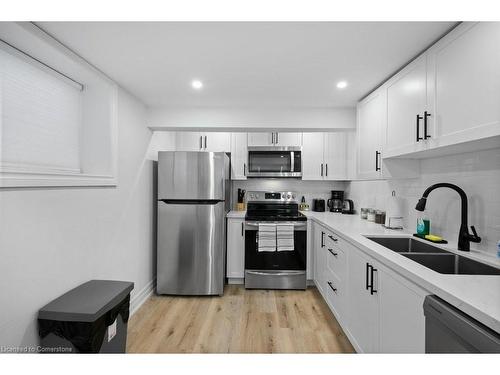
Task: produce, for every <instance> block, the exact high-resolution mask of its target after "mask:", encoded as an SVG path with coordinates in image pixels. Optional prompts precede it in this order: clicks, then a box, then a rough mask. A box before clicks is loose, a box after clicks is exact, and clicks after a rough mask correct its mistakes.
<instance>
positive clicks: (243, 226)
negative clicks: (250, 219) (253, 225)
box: [241, 221, 245, 237]
mask: <svg viewBox="0 0 500 375" xmlns="http://www.w3.org/2000/svg"><path fill="white" fill-rule="evenodd" d="M244 235H245V224H243V221H242V222H241V237H243V236H244Z"/></svg>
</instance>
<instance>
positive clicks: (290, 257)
mask: <svg viewBox="0 0 500 375" xmlns="http://www.w3.org/2000/svg"><path fill="white" fill-rule="evenodd" d="M266 223H269V222H266ZM281 223H283V222H281ZM293 224H294V233H293V238H294V241H293V242H294V251H272V252H269V251H261V252H260V251H258V241H259V238H258V236H259V223H258V222H245V269H246V270H274V271H283V270H297V271H305V269H306V248H307V222H306V221H297V222H293Z"/></svg>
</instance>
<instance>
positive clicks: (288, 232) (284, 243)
mask: <svg viewBox="0 0 500 375" xmlns="http://www.w3.org/2000/svg"><path fill="white" fill-rule="evenodd" d="M276 243H277V248H278V251H294V250H295V246H294V240H293V224H277V225H276Z"/></svg>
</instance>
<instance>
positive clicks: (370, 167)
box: [357, 87, 386, 178]
mask: <svg viewBox="0 0 500 375" xmlns="http://www.w3.org/2000/svg"><path fill="white" fill-rule="evenodd" d="M385 119H386V95H385V90H384V87H381V88H380V89H378V90H377V91H375V92H374V93H373V94H371V95H370V96H369V97H368V98H367V99H365V100H363V101H362V102H360V103H359V104H358V116H357V121H358V140H357V147H358V158H357V159H358V160H357V163H358V177H359V178H380V176H381V172H380V170H381V154H380V153H381V152H382V150H381V147H380V146H381V142H380V139H381V132H382V129H384V125H385Z"/></svg>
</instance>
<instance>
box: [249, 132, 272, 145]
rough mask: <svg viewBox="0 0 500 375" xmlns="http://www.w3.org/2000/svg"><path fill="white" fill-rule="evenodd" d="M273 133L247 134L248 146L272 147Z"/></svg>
mask: <svg viewBox="0 0 500 375" xmlns="http://www.w3.org/2000/svg"><path fill="white" fill-rule="evenodd" d="M273 134H274V133H271V132H265V133H248V145H249V146H273V139H274V135H273Z"/></svg>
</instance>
